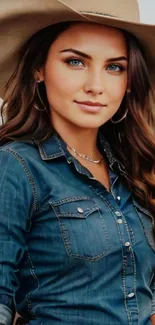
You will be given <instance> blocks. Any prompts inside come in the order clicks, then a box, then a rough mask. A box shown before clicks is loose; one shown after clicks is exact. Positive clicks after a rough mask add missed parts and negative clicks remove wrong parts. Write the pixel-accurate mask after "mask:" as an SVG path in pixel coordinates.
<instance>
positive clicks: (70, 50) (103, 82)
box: [39, 23, 128, 131]
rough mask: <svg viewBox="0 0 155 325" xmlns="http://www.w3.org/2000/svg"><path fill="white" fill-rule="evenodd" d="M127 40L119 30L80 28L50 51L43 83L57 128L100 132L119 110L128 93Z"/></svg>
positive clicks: (68, 32) (79, 25)
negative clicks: (97, 130) (100, 128)
mask: <svg viewBox="0 0 155 325" xmlns="http://www.w3.org/2000/svg"><path fill="white" fill-rule="evenodd" d="M127 65H128V53H127V45H126V40H125V37H124V35H123V33H122V32H120V31H119V30H117V29H114V28H111V27H106V26H103V25H98V24H92V23H76V24H73V25H72V26H71V27H70V28H69V29H68V30H66V31H64V32H63V33H61V34H60V35H59V37H58V38H57V39H56V40H55V41H54V43H53V44H52V45H51V47H50V50H49V53H48V57H47V61H46V64H45V66H44V67H43V68H42V69H41V70H40V73H39V78H40V80H44V83H45V87H46V91H47V97H48V101H49V106H50V110H51V119H52V124H53V125H54V127H55V128H56V130H57V131H59V130H58V129H59V127H62V126H63V123H64V125H66V123H67V127H69V126H76V127H78V128H87V129H92V128H97V129H98V128H99V127H100V126H101V125H103V124H104V123H105V122H107V121H108V120H109V119H110V118H111V117H112V116H113V115H114V114H115V113H116V111H117V110H118V109H119V106H120V104H121V102H122V99H123V97H124V94H125V92H126V88H127Z"/></svg>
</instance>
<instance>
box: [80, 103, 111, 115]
mask: <svg viewBox="0 0 155 325" xmlns="http://www.w3.org/2000/svg"><path fill="white" fill-rule="evenodd" d="M75 103H76V104H77V105H78V107H79V108H80V110H82V111H83V112H85V113H94V114H95V113H98V112H99V111H100V110H101V109H102V108H103V107H105V105H103V104H101V103H99V102H90V101H84V102H77V101H75Z"/></svg>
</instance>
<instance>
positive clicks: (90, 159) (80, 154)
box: [68, 145, 103, 164]
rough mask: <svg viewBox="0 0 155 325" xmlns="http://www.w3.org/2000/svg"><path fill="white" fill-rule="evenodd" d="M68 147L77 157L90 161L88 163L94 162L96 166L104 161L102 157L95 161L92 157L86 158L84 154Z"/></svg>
mask: <svg viewBox="0 0 155 325" xmlns="http://www.w3.org/2000/svg"><path fill="white" fill-rule="evenodd" d="M68 147H69V148H70V149H71V150H72V151H73V152H74V153H75V154H76V155H77V156H79V157H81V158H83V159H85V160H88V161H90V162H92V163H94V164H99V163H100V161H101V160H102V158H103V157H102V156H101V158H100V159H99V160H93V159H92V158H91V157H89V156H86V155H84V154H82V153H80V152H78V151H76V150H75V149H74V148H72V147H70V146H69V145H68Z"/></svg>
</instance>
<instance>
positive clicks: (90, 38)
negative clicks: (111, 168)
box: [38, 23, 155, 325]
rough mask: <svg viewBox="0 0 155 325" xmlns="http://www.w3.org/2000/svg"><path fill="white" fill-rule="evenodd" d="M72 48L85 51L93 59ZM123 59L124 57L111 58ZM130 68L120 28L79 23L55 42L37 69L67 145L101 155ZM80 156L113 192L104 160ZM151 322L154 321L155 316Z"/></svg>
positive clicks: (125, 86) (96, 176)
mask: <svg viewBox="0 0 155 325" xmlns="http://www.w3.org/2000/svg"><path fill="white" fill-rule="evenodd" d="M67 49H74V50H76V51H80V52H82V53H85V54H87V55H89V58H88V57H87V58H86V57H83V56H81V55H77V54H75V53H73V52H72V51H66V50H67ZM118 57H124V59H123V60H119V59H117V60H114V59H112V58H118ZM127 67H128V52H127V44H126V40H125V37H124V35H123V33H122V32H121V31H119V30H117V29H115V28H111V27H107V26H103V25H98V24H93V23H75V24H74V25H73V26H72V27H71V28H69V29H68V30H66V31H65V32H63V33H62V34H61V35H60V36H59V37H58V38H57V39H56V40H55V42H54V43H53V44H52V45H51V48H50V50H49V53H48V57H47V61H46V64H45V66H44V67H42V69H40V71H39V72H38V77H39V79H40V80H41V81H44V83H45V86H46V91H47V97H48V101H49V106H50V109H51V123H52V124H53V126H54V127H55V129H56V130H57V132H58V133H59V134H60V136H61V137H62V138H63V139H64V140H65V142H66V143H67V144H69V145H70V146H72V147H74V148H75V149H76V150H77V151H79V152H80V153H83V154H85V155H88V156H90V157H92V158H93V159H95V160H97V159H99V158H100V153H99V151H98V148H97V147H96V138H97V133H98V129H99V127H100V126H101V125H103V124H104V123H105V122H107V121H108V120H109V119H111V118H112V116H113V115H114V114H115V113H116V112H117V111H118V109H119V107H120V104H121V102H122V99H123V97H124V95H125V92H126V90H127ZM75 101H91V102H100V103H102V104H103V105H105V106H104V107H102V109H100V110H99V111H98V112H86V111H83V110H82V109H81V108H80V107H79V105H78V104H77V103H76V102H75ZM68 150H69V148H68ZM69 151H70V150H69ZM71 153H72V154H73V152H71ZM76 158H77V159H78V160H79V161H80V162H81V164H83V165H84V166H85V167H86V168H88V169H89V170H90V172H91V173H92V174H93V175H94V177H95V178H96V179H97V180H99V181H100V182H101V183H102V184H103V185H104V186H105V187H106V188H107V190H110V184H109V174H108V166H106V163H105V161H104V160H102V161H101V164H99V165H95V164H92V163H89V162H88V161H84V160H82V158H79V157H78V156H77V157H76ZM151 324H152V325H155V315H153V316H152V317H151Z"/></svg>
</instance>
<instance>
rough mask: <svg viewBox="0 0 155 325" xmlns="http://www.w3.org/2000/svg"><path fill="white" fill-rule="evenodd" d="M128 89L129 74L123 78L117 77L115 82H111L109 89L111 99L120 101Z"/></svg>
mask: <svg viewBox="0 0 155 325" xmlns="http://www.w3.org/2000/svg"><path fill="white" fill-rule="evenodd" d="M126 89H127V76H126V75H125V76H124V77H123V78H122V77H121V78H118V77H117V78H115V80H113V82H112V81H111V82H109V84H108V90H107V91H108V94H109V97H110V99H111V100H113V101H118V102H120V101H122V99H123V97H124V95H125V92H126Z"/></svg>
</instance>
